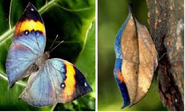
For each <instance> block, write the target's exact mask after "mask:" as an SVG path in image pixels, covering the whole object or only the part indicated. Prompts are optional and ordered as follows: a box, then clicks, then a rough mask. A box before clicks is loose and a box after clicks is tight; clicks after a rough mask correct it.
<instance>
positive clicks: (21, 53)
mask: <svg viewBox="0 0 185 112" xmlns="http://www.w3.org/2000/svg"><path fill="white" fill-rule="evenodd" d="M45 43H46V37H45V28H44V23H43V20H42V18H41V17H40V15H39V13H38V12H37V10H36V8H35V7H34V6H33V5H32V4H31V3H29V4H28V6H27V8H26V9H25V11H24V13H23V15H22V17H21V18H20V20H19V22H18V23H17V25H16V28H15V32H14V38H13V42H12V44H11V46H10V50H9V52H8V56H7V61H6V73H7V76H8V79H9V87H11V86H12V85H13V84H14V83H15V82H16V81H17V80H19V79H20V78H23V77H26V76H27V75H29V74H28V73H30V72H31V70H33V68H32V66H31V65H32V64H34V62H35V61H36V60H37V58H38V57H39V56H41V55H42V54H43V52H44V48H45Z"/></svg>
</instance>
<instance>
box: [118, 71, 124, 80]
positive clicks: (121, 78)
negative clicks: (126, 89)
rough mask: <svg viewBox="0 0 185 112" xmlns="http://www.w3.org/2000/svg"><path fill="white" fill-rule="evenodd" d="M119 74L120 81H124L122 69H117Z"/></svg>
mask: <svg viewBox="0 0 185 112" xmlns="http://www.w3.org/2000/svg"><path fill="white" fill-rule="evenodd" d="M117 74H118V79H119V80H120V82H124V78H123V76H122V75H121V71H120V70H117Z"/></svg>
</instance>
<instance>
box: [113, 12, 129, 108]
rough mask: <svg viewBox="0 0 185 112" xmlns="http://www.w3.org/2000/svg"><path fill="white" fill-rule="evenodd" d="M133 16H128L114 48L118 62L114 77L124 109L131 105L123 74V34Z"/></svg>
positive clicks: (116, 62)
mask: <svg viewBox="0 0 185 112" xmlns="http://www.w3.org/2000/svg"><path fill="white" fill-rule="evenodd" d="M130 16H131V14H129V15H128V17H127V19H126V20H125V22H124V23H123V25H122V26H121V28H120V30H119V32H118V34H117V36H116V40H115V44H114V48H115V54H116V61H115V66H114V77H115V79H116V81H117V83H118V86H119V89H120V92H121V94H122V97H123V100H124V104H123V106H122V108H124V107H126V106H128V105H129V104H130V98H129V95H128V91H127V87H126V84H125V82H124V78H123V76H122V73H121V68H122V60H123V54H122V49H121V37H122V32H123V30H124V29H125V27H126V25H127V23H128V20H129V18H130Z"/></svg>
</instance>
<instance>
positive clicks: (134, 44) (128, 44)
mask: <svg viewBox="0 0 185 112" xmlns="http://www.w3.org/2000/svg"><path fill="white" fill-rule="evenodd" d="M130 14H131V16H129V20H127V21H128V22H127V24H126V26H125V28H124V30H123V31H122V34H121V38H120V41H121V50H122V52H121V53H122V65H121V75H122V77H123V79H124V83H125V84H126V88H127V91H125V92H128V95H129V99H130V104H129V105H133V104H136V103H137V102H138V101H140V100H141V99H142V98H143V97H144V96H145V95H146V93H147V92H148V89H149V88H150V85H151V82H152V78H153V75H154V71H155V69H156V67H157V64H158V60H157V51H156V49H155V45H154V43H153V41H152V38H151V36H150V34H149V32H148V30H147V28H146V27H145V26H144V25H142V24H140V23H139V22H138V21H137V20H136V18H135V17H134V16H133V14H132V11H130V13H129V15H130ZM115 51H116V50H115ZM120 89H121V88H120Z"/></svg>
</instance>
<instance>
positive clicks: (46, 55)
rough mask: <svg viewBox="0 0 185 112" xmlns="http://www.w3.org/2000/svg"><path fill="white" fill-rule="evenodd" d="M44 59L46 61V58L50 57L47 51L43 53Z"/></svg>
mask: <svg viewBox="0 0 185 112" xmlns="http://www.w3.org/2000/svg"><path fill="white" fill-rule="evenodd" d="M44 57H45V58H46V59H48V58H49V57H50V52H49V51H46V52H45V53H44Z"/></svg>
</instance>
